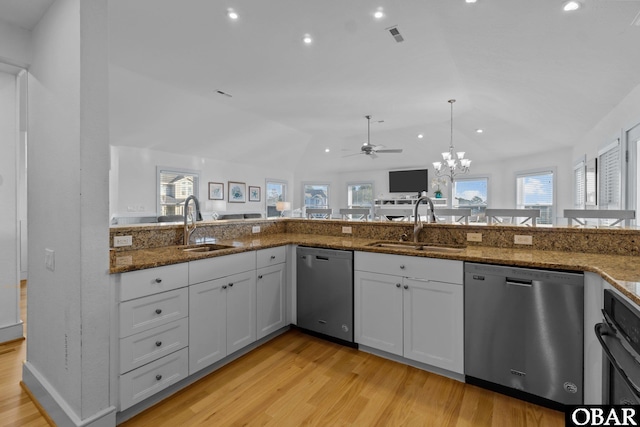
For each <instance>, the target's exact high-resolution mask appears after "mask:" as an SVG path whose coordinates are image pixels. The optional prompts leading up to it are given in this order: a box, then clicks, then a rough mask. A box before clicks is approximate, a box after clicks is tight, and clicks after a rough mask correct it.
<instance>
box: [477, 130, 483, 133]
mask: <svg viewBox="0 0 640 427" xmlns="http://www.w3.org/2000/svg"><path fill="white" fill-rule="evenodd" d="M482 132H484V130H482V129H476V133H482Z"/></svg>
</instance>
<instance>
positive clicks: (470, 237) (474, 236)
mask: <svg viewBox="0 0 640 427" xmlns="http://www.w3.org/2000/svg"><path fill="white" fill-rule="evenodd" d="M467 242H482V233H467Z"/></svg>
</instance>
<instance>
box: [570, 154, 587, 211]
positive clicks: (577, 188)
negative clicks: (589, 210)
mask: <svg viewBox="0 0 640 427" xmlns="http://www.w3.org/2000/svg"><path fill="white" fill-rule="evenodd" d="M585 178H586V170H585V163H584V161H582V162H580V163H578V164H577V165H575V166H574V168H573V206H574V207H576V208H578V209H582V208H583V207H584V205H585V198H586V194H587V192H586V186H585V184H586V180H585Z"/></svg>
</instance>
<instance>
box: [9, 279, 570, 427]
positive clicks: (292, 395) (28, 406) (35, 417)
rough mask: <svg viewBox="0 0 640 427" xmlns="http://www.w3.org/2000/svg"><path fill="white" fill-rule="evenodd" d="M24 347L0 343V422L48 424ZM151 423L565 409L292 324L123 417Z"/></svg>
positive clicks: (531, 421)
mask: <svg viewBox="0 0 640 427" xmlns="http://www.w3.org/2000/svg"><path fill="white" fill-rule="evenodd" d="M21 293H22V301H21V306H22V307H21V310H22V313H23V319H26V297H25V293H26V290H25V287H24V286H23V287H22V292H21ZM25 330H26V329H25ZM25 351H26V342H25V340H18V341H13V342H10V343H6V344H2V345H0V390H1V391H0V396H1V397H2V398H1V399H0V426H1V427H5V426H7V427H8V426H12V427H13V426H20V427H22V426H29V427H31V426H32V427H46V426H48V425H49V424H48V423H47V420H46V419H45V418H44V417H43V416H42V415H41V414H40V413H39V412H38V409H37V407H36V405H34V403H33V402H32V401H31V400H30V399H29V396H28V395H27V393H26V392H25V391H24V390H23V389H22V388H21V387H20V380H21V376H22V361H23V360H24V359H25ZM150 425H153V426H157V427H162V426H166V427H176V426H207V427H209V426H240V425H243V426H245V425H246V426H280V427H281V426H285V427H286V426H301V425H316V426H437V427H440V426H456V427H484V426H486V427H489V426H491V427H503V426H504V427H528V426H544V427H556V426H558V427H561V426H564V414H563V413H561V412H557V411H553V410H550V409H547V408H543V407H540V406H536V405H533V404H530V403H526V402H522V401H520V400H518V399H514V398H510V397H507V396H503V395H501V394H497V393H493V392H491V391H488V390H484V389H481V388H479V387H475V386H471V385H467V384H463V383H460V382H457V381H454V380H450V379H448V378H444V377H441V376H439V375H435V374H430V373H428V372H424V371H421V370H419V369H416V368H412V367H410V366H405V365H402V364H400V363H396V362H392V361H389V360H386V359H382V358H380V357H377V356H374V355H371V354H367V353H364V352H360V351H357V350H354V349H351V348H348V347H344V346H341V345H338V344H333V343H330V342H327V341H324V340H321V339H318V338H315V337H311V336H308V335H306V334H303V333H301V332H299V331H296V330H292V331H289V332H287V333H286V334H283V335H282V336H280V337H278V338H276V339H274V340H272V341H270V342H269V343H267V344H265V345H263V346H261V347H260V348H258V349H256V350H254V351H252V352H251V353H249V354H247V355H245V356H243V357H242V358H240V359H238V360H236V361H234V362H232V363H230V364H229V365H227V366H225V367H223V368H221V369H220V370H218V371H216V372H214V373H213V374H211V375H209V376H207V377H206V378H203V379H202V380H200V381H198V382H197V383H195V384H193V385H192V386H190V387H188V388H187V389H185V390H182V391H180V392H178V393H176V394H175V395H173V396H171V397H170V398H168V399H166V400H165V401H163V402H162V403H160V404H158V405H156V406H154V407H153V408H150V409H148V410H147V411H145V412H143V413H141V414H140V415H138V416H137V417H135V418H133V419H131V420H129V421H127V422H125V423H123V424H122V426H125V427H136V426H145V427H146V426H150Z"/></svg>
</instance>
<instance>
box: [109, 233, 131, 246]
mask: <svg viewBox="0 0 640 427" xmlns="http://www.w3.org/2000/svg"><path fill="white" fill-rule="evenodd" d="M132 244H133V240H132V237H131V236H113V247H114V248H119V247H122V246H131V245H132Z"/></svg>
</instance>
